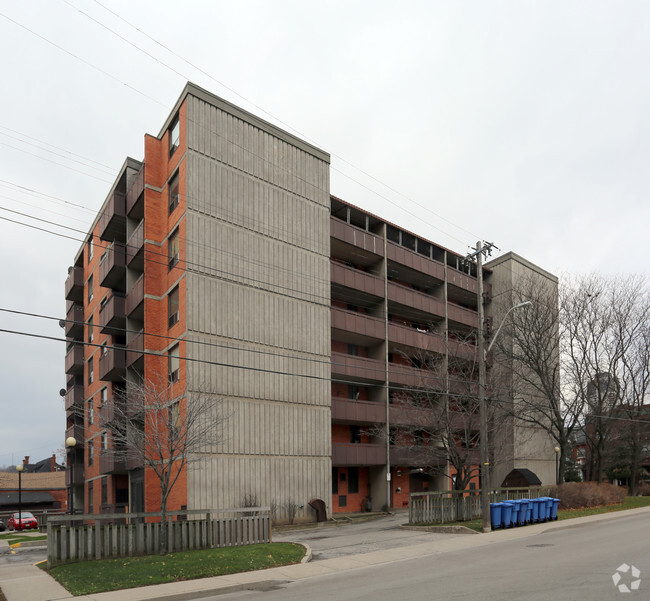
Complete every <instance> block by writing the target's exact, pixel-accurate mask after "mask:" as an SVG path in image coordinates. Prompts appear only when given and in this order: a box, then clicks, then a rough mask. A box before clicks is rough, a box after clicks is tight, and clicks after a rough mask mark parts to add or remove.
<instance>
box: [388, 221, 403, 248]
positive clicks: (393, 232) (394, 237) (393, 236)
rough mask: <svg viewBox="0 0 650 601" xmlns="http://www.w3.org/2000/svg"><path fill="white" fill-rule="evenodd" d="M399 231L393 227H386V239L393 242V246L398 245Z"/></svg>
mask: <svg viewBox="0 0 650 601" xmlns="http://www.w3.org/2000/svg"><path fill="white" fill-rule="evenodd" d="M399 233H400V232H399V230H398V229H397V228H396V227H393V226H392V225H386V238H388V239H389V240H390V241H391V242H395V244H399V238H400V236H399Z"/></svg>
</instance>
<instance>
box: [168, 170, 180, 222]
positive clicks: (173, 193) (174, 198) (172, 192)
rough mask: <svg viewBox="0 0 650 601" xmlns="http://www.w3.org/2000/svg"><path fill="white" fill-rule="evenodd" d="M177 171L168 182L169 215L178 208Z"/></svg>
mask: <svg viewBox="0 0 650 601" xmlns="http://www.w3.org/2000/svg"><path fill="white" fill-rule="evenodd" d="M178 197H179V192H178V171H177V172H176V173H175V174H174V177H172V179H171V180H170V182H169V214H170V215H171V214H172V213H173V212H174V209H175V208H176V207H177V206H178Z"/></svg>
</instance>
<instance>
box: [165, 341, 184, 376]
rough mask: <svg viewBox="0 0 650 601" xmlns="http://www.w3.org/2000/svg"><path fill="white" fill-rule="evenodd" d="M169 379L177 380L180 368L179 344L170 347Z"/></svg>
mask: <svg viewBox="0 0 650 601" xmlns="http://www.w3.org/2000/svg"><path fill="white" fill-rule="evenodd" d="M168 357H169V381H170V382H177V381H178V378H179V368H180V363H181V361H180V349H179V346H178V344H175V345H174V346H172V348H170V349H169V355H168Z"/></svg>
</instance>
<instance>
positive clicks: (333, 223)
mask: <svg viewBox="0 0 650 601" xmlns="http://www.w3.org/2000/svg"><path fill="white" fill-rule="evenodd" d="M330 236H331V237H332V238H333V239H334V240H340V241H341V242H346V243H347V244H351V245H352V246H355V247H356V248H357V249H361V250H364V251H367V252H369V253H372V254H373V255H377V256H379V257H383V256H384V240H383V238H382V237H381V236H377V235H376V234H371V233H370V232H368V231H366V230H362V229H361V228H360V227H356V226H355V225H351V224H349V223H346V222H345V221H341V220H340V219H338V218H336V217H330Z"/></svg>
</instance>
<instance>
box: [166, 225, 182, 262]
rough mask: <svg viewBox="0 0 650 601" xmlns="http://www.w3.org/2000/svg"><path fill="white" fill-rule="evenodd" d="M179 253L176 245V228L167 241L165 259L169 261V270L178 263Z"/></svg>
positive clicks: (177, 244)
mask: <svg viewBox="0 0 650 601" xmlns="http://www.w3.org/2000/svg"><path fill="white" fill-rule="evenodd" d="M179 251H180V247H179V243H178V228H177V229H175V230H174V231H173V232H172V233H171V234H170V235H169V240H168V241H167V257H168V259H169V269H171V268H172V267H173V266H174V265H176V263H178V258H179Z"/></svg>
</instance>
